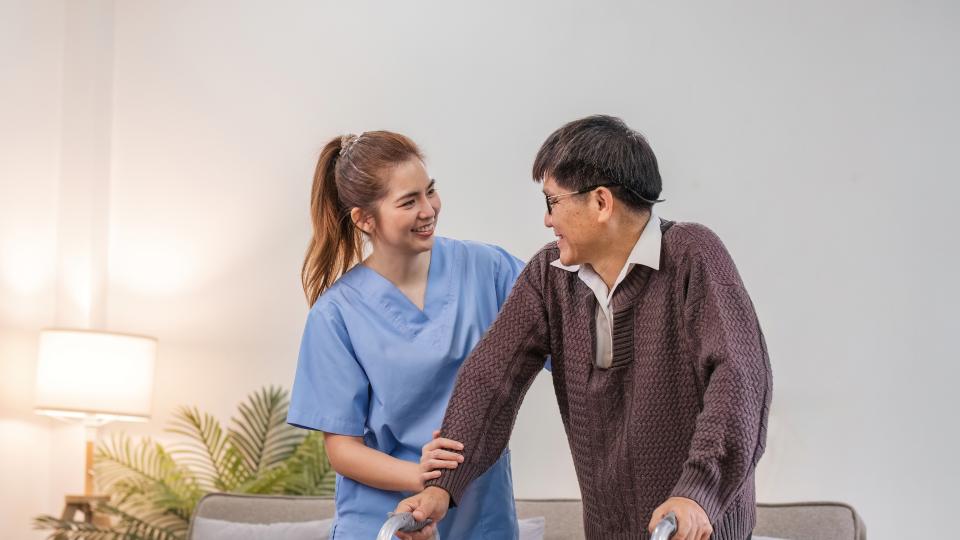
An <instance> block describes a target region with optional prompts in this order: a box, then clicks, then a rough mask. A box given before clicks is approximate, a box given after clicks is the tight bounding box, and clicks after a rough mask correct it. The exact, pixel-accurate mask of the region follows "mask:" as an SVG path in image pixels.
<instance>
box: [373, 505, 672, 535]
mask: <svg viewBox="0 0 960 540" xmlns="http://www.w3.org/2000/svg"><path fill="white" fill-rule="evenodd" d="M430 523H432V520H429V519H427V520H424V521H417V520H415V519H414V518H413V514H411V513H409V512H401V513H397V514H393V513H391V514H389V517H388V519H387V522H386V523H384V524H383V527H381V528H380V534H378V535H377V540H393V538H394V535H396V534H397V533H398V532H401V531H402V532H416V531H419V530H420V529H423V528H424V527H426V526H427V525H429V524H430ZM676 530H677V516H676V514H674V513H673V512H670V513H669V514H667V515H666V516H664V518H663V519H661V520H660V523H657V527H656V528H655V529H653V534H652V535H650V540H669V539H670V537H671V536H673V533H674V532H675V531H676ZM433 540H440V533H438V532H436V531H435V532H434V533H433Z"/></svg>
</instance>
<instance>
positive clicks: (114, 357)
mask: <svg viewBox="0 0 960 540" xmlns="http://www.w3.org/2000/svg"><path fill="white" fill-rule="evenodd" d="M156 356H157V340H156V339H154V338H151V337H146V336H134V335H129V334H118V333H113V332H99V331H92V330H73V329H48V330H43V331H41V332H40V345H39V353H38V359H37V388H36V396H37V397H36V408H35V409H34V411H35V412H36V413H37V414H42V415H46V416H52V417H55V418H59V419H61V420H67V421H73V422H79V423H81V424H82V425H83V426H84V427H85V428H86V460H85V462H84V463H85V465H84V489H83V491H84V493H83V495H67V497H66V504H65V508H64V512H63V519H71V520H72V519H74V516H75V515H76V512H77V511H80V512H83V514H84V520H85V521H93V509H94V507H95V506H96V503H98V502H105V501H106V500H107V497H106V496H102V495H95V494H94V489H95V487H94V478H93V452H94V447H95V446H96V440H97V428H99V427H100V426H102V425H104V424H107V423H109V422H116V421H120V422H145V421H146V420H148V419H149V418H150V408H151V402H152V401H153V373H154V364H155V361H156Z"/></svg>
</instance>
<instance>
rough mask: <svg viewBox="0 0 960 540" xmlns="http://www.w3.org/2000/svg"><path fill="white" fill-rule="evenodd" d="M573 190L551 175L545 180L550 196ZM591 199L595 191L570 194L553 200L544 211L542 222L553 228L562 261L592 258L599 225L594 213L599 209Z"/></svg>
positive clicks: (576, 262)
mask: <svg viewBox="0 0 960 540" xmlns="http://www.w3.org/2000/svg"><path fill="white" fill-rule="evenodd" d="M571 191H573V190H570V189H565V188H563V187H561V186H559V185H557V182H556V181H555V180H554V179H553V177H552V176H547V177H546V179H544V181H543V194H544V195H546V196H547V197H552V196H554V195H560V194H563V193H569V192H571ZM591 199H592V192H588V193H583V194H580V195H567V196H564V197H561V198H559V199H556V200H555V202H554V203H552V205H551V206H552V210H551V212H544V215H543V225H544V226H546V227H549V228H551V229H553V233H554V234H555V235H556V236H557V247H558V248H560V263H561V264H564V265H567V266H570V265H574V264H583V263H585V262H590V257H591V255H592V253H593V251H594V247H593V240H594V239H595V238H596V236H595V232H596V231H595V229H596V226H597V220H596V216H594V215H593V214H595V213H596V212H594V211H592V209H591V207H590V204H589V203H590V200H591Z"/></svg>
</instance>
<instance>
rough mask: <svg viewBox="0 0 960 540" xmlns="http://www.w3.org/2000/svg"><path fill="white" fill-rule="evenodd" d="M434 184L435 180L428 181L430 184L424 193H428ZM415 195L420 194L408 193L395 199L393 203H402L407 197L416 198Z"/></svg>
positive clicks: (415, 192)
mask: <svg viewBox="0 0 960 540" xmlns="http://www.w3.org/2000/svg"><path fill="white" fill-rule="evenodd" d="M436 183H437V181H436V180H430V183H429V184H427V189H426V190H425V191H429V190H430V188H432V187H433V186H434V184H436ZM417 193H420V192H419V191H411V192H409V193H404V194H403V195H401V196H399V197H397V198H396V199H395V200H394V201H393V202H400V201H402V200H403V199H406V198H407V197H416V195H417Z"/></svg>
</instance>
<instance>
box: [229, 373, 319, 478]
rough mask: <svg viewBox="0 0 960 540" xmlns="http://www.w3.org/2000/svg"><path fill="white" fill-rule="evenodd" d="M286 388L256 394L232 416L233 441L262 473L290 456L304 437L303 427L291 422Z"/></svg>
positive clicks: (256, 471)
mask: <svg viewBox="0 0 960 540" xmlns="http://www.w3.org/2000/svg"><path fill="white" fill-rule="evenodd" d="M288 406H289V400H288V393H287V391H286V390H284V389H282V388H279V387H275V386H270V387H268V388H264V389H262V390H260V391H259V392H256V393H254V394H252V395H251V396H250V397H249V398H248V401H247V402H246V403H241V404H240V406H239V413H240V414H239V416H238V417H237V416H235V417H233V418H232V419H231V428H230V431H229V435H228V437H229V442H230V444H231V446H233V447H234V448H236V449H237V451H238V453H239V454H240V456H241V457H242V458H243V460H244V463H245V464H246V466H247V468H248V469H249V470H251V471H253V473H254V476H258V475H259V474H260V473H262V472H263V471H266V470H268V469H272V468H274V467H276V466H277V465H279V464H280V463H282V462H283V461H284V460H285V459H287V458H289V457H290V456H291V455H292V454H293V452H294V451H295V450H296V449H297V446H298V445H299V444H300V442H301V441H302V440H303V438H304V436H305V434H304V433H303V431H302V430H299V429H297V428H294V427H292V426H290V425H288V424H287V408H288Z"/></svg>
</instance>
